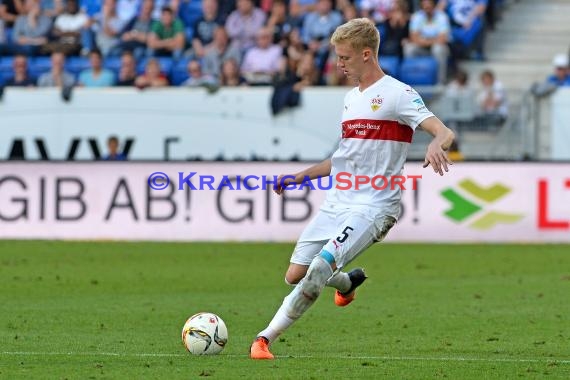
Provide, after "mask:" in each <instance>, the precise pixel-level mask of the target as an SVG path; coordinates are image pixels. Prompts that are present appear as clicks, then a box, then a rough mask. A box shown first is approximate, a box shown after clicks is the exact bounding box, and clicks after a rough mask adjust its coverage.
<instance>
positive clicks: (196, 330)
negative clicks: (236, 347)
mask: <svg viewBox="0 0 570 380" xmlns="http://www.w3.org/2000/svg"><path fill="white" fill-rule="evenodd" d="M227 342H228V329H227V328H226V324H225V323H224V321H223V320H222V318H220V317H218V316H217V315H216V314H213V313H198V314H194V315H193V316H191V317H190V318H188V320H187V321H186V323H185V324H184V327H183V328H182V343H183V344H184V347H186V349H187V350H188V352H190V353H191V354H194V355H215V354H219V353H220V352H222V350H223V349H224V347H225V346H226V343H227Z"/></svg>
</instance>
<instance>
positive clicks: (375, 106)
mask: <svg viewBox="0 0 570 380" xmlns="http://www.w3.org/2000/svg"><path fill="white" fill-rule="evenodd" d="M382 101H383V99H382V98H381V97H376V98H373V99H370V108H372V111H378V110H379V109H380V107H382Z"/></svg>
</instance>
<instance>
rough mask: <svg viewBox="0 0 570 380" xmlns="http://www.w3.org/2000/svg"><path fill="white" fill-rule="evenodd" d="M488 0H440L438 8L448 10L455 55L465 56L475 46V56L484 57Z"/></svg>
mask: <svg viewBox="0 0 570 380" xmlns="http://www.w3.org/2000/svg"><path fill="white" fill-rule="evenodd" d="M487 2H488V0H440V1H439V2H438V4H437V8H438V9H439V10H441V11H444V12H445V11H446V10H447V14H448V15H449V18H450V23H451V40H452V41H453V43H452V44H451V46H452V49H453V55H454V56H455V57H465V56H466V55H467V53H468V52H470V51H471V50H472V49H473V48H474V49H475V58H477V59H484V55H483V42H484V38H485V36H484V30H485V25H484V15H485V11H486V9H487Z"/></svg>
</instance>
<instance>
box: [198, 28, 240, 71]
mask: <svg viewBox="0 0 570 380" xmlns="http://www.w3.org/2000/svg"><path fill="white" fill-rule="evenodd" d="M204 50H205V56H204V60H203V65H202V69H203V71H204V73H205V74H208V75H211V76H214V77H216V78H217V77H219V76H220V73H221V69H222V62H224V61H225V60H228V59H230V58H231V59H234V60H235V61H236V62H237V63H238V65H239V64H240V62H241V53H240V51H239V49H237V48H236V47H234V46H230V43H229V38H228V33H227V32H226V29H224V27H223V26H219V27H217V28H216V30H215V31H214V40H213V41H212V43H211V44H209V45H208V46H206V47H205V49H204Z"/></svg>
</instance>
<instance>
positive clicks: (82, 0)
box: [79, 0, 102, 22]
mask: <svg viewBox="0 0 570 380" xmlns="http://www.w3.org/2000/svg"><path fill="white" fill-rule="evenodd" d="M101 6H102V4H101V0H79V8H80V9H81V12H83V13H85V14H86V15H87V17H88V18H89V20H90V22H92V20H93V19H94V18H95V16H97V14H99V13H100V12H101Z"/></svg>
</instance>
